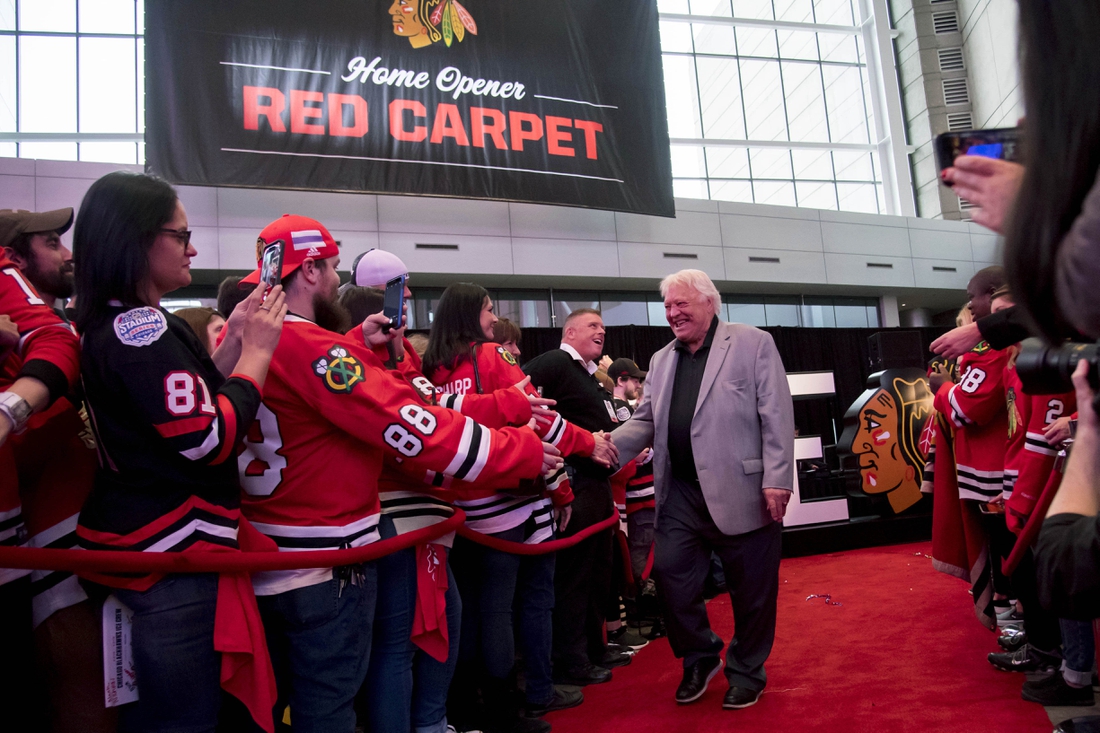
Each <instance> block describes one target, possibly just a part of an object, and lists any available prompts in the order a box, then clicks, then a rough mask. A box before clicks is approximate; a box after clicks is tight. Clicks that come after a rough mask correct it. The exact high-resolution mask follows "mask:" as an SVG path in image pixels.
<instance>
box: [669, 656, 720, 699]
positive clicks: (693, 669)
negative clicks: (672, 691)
mask: <svg viewBox="0 0 1100 733" xmlns="http://www.w3.org/2000/svg"><path fill="white" fill-rule="evenodd" d="M720 669H722V660H721V659H719V658H718V657H708V658H706V659H700V660H699V661H698V662H696V663H695V664H693V665H691V666H690V667H688V668H687V669H685V670H684V679H682V680H680V686H679V687H677V688H676V702H678V703H680V704H681V705H686V704H687V703H689V702H695V701H696V700H698V699H699V698H701V697H702V696H703V693H704V692H706V691H707V683H708V682H710V681H711V680H712V679H714V675H716V674H718V670H720Z"/></svg>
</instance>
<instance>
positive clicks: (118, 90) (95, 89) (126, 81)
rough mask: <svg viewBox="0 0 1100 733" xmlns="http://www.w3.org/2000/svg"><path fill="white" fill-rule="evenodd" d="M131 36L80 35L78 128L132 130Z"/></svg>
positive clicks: (133, 71) (133, 72) (133, 79)
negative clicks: (98, 36) (103, 36)
mask: <svg viewBox="0 0 1100 733" xmlns="http://www.w3.org/2000/svg"><path fill="white" fill-rule="evenodd" d="M135 84H137V77H136V68H135V66H134V40H133V39H132V38H81V39H80V131H81V132H135V127H134V126H135V120H136V116H137V110H136V104H137V100H136V99H135V95H134V89H135V86H134V85H135Z"/></svg>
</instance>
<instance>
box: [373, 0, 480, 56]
mask: <svg viewBox="0 0 1100 733" xmlns="http://www.w3.org/2000/svg"><path fill="white" fill-rule="evenodd" d="M389 14H390V16H391V17H393V33H394V35H397V36H401V37H403V38H408V39H409V44H410V45H412V47H413V48H423V47H424V46H429V45H431V44H433V43H436V42H438V41H439V40H440V39H442V40H443V43H445V44H447V48H450V47H451V43H453V42H454V41H458V42H459V43H461V42H462V40H463V39H464V38H465V37H466V31H469V32H470V33H472V34H473V35H475V36H476V35H477V23H475V22H474V17H473V16H472V15H470V13H469V11H468V10H466V8H464V7H462V5H460V4H459V2H458V0H394V3H393V5H391V6H390V9H389Z"/></svg>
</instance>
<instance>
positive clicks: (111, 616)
mask: <svg viewBox="0 0 1100 733" xmlns="http://www.w3.org/2000/svg"><path fill="white" fill-rule="evenodd" d="M133 626H134V612H133V611H131V610H130V609H129V607H128V606H126V604H124V603H123V602H122V601H120V600H118V599H117V598H115V596H113V595H110V596H108V597H107V600H106V601H104V602H103V700H104V704H105V705H106V707H109V708H113V707H117V706H119V705H125V704H127V703H131V702H134V701H136V700H137V699H138V686H137V675H136V674H135V673H134V648H133V642H132V640H133Z"/></svg>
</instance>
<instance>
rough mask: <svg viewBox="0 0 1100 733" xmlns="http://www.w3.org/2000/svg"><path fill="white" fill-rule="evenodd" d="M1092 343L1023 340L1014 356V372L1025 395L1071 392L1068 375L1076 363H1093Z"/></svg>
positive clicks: (1094, 353) (1094, 351) (1093, 349)
mask: <svg viewBox="0 0 1100 733" xmlns="http://www.w3.org/2000/svg"><path fill="white" fill-rule="evenodd" d="M1096 357H1097V348H1096V344H1075V343H1068V344H1062V345H1061V346H1050V345H1049V344H1046V343H1044V342H1043V341H1041V340H1040V339H1037V338H1030V339H1026V340H1025V341H1024V342H1023V343H1022V344H1021V345H1020V355H1019V356H1018V357H1016V373H1017V374H1019V375H1020V381H1022V382H1023V383H1024V390H1025V391H1026V392H1027V393H1028V394H1059V393H1061V392H1071V391H1073V382H1072V381H1071V380H1070V377H1071V376H1072V375H1073V372H1074V370H1075V369H1077V362H1079V361H1081V360H1082V359H1085V360H1086V361H1088V362H1090V363H1092V364H1096Z"/></svg>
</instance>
